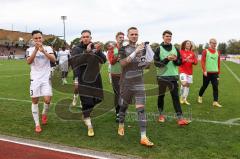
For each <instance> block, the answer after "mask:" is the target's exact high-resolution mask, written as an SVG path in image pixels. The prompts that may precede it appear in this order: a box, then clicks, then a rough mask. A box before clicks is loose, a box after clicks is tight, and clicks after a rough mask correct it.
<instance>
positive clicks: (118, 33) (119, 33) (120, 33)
mask: <svg viewBox="0 0 240 159" xmlns="http://www.w3.org/2000/svg"><path fill="white" fill-rule="evenodd" d="M119 35H123V36H124V33H123V32H121V31H120V32H117V34H116V38H117V37H118V36H119Z"/></svg>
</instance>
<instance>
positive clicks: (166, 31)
mask: <svg viewBox="0 0 240 159" xmlns="http://www.w3.org/2000/svg"><path fill="white" fill-rule="evenodd" d="M165 34H170V35H172V32H171V31H170V30H165V31H164V32H163V34H162V35H163V36H164V35H165Z"/></svg>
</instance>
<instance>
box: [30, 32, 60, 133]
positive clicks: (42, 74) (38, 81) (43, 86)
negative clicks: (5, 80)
mask: <svg viewBox="0 0 240 159" xmlns="http://www.w3.org/2000/svg"><path fill="white" fill-rule="evenodd" d="M32 37H33V41H34V46H33V47H30V48H28V49H27V63H28V64H30V65H31V72H30V80H31V84H30V96H31V98H32V115H33V119H34V122H35V131H36V132H37V133H40V132H41V131H42V129H41V126H40V122H39V108H38V102H39V97H43V98H44V105H43V111H42V124H43V125H44V124H47V113H48V109H49V105H50V102H51V96H52V86H51V79H50V77H51V76H50V74H51V73H50V72H51V67H50V61H51V62H55V61H56V59H55V56H54V55H53V50H52V48H51V47H50V46H44V45H43V43H42V42H43V36H42V32H41V31H39V30H34V31H33V32H32Z"/></svg>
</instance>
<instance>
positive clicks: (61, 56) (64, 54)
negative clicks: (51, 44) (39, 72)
mask: <svg viewBox="0 0 240 159" xmlns="http://www.w3.org/2000/svg"><path fill="white" fill-rule="evenodd" d="M69 56H70V51H69V50H65V51H59V52H58V60H59V64H60V65H61V64H63V63H64V62H65V61H67V60H68V57H69Z"/></svg>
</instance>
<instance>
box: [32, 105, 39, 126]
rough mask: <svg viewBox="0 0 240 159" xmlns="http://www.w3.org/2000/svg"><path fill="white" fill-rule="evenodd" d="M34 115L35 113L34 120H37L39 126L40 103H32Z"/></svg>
mask: <svg viewBox="0 0 240 159" xmlns="http://www.w3.org/2000/svg"><path fill="white" fill-rule="evenodd" d="M32 115H33V120H34V122H35V125H36V126H39V125H40V124H39V109H38V104H32Z"/></svg>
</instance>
